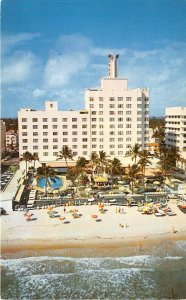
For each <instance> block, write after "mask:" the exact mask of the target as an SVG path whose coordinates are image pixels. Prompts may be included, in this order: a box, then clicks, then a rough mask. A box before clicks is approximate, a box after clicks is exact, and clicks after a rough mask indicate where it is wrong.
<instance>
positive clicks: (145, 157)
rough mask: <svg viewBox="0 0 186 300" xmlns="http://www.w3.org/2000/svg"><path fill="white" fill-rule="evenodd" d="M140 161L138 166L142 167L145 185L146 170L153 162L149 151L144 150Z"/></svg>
mask: <svg viewBox="0 0 186 300" xmlns="http://www.w3.org/2000/svg"><path fill="white" fill-rule="evenodd" d="M139 157H140V159H139V161H138V165H140V167H141V170H142V174H143V185H144V178H145V168H146V166H148V165H151V164H152V163H151V161H150V160H149V153H148V151H147V150H142V151H140V153H139Z"/></svg>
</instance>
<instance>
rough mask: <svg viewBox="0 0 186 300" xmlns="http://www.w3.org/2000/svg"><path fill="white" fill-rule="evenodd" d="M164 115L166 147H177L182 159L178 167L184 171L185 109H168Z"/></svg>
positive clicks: (185, 154) (185, 157) (185, 147)
mask: <svg viewBox="0 0 186 300" xmlns="http://www.w3.org/2000/svg"><path fill="white" fill-rule="evenodd" d="M165 115H166V116H165V121H166V122H165V137H166V139H165V141H166V145H167V146H168V147H170V146H175V147H177V149H178V150H179V152H180V155H181V157H182V158H183V160H182V161H181V162H178V166H179V167H181V168H183V169H184V170H186V107H168V108H166V111H165ZM184 160H185V162H184Z"/></svg>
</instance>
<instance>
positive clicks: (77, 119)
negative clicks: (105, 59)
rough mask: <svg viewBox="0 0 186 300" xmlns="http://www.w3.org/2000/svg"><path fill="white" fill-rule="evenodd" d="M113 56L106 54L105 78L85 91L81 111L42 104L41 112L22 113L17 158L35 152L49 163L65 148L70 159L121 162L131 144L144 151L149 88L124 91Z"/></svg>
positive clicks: (147, 125)
mask: <svg viewBox="0 0 186 300" xmlns="http://www.w3.org/2000/svg"><path fill="white" fill-rule="evenodd" d="M118 57H119V55H113V54H110V55H109V76H108V77H105V78H102V79H101V86H100V88H91V89H87V90H86V91H85V110H80V111H71V110H70V111H59V110H58V103H57V102H56V101H47V102H46V104H45V110H44V111H38V110H34V109H21V110H20V111H19V112H18V121H19V133H20V134H19V149H20V154H23V153H24V152H25V151H29V152H31V153H34V152H35V153H37V154H38V156H39V158H40V160H41V161H54V160H56V157H57V155H58V153H59V151H60V150H61V149H62V147H63V145H68V146H69V147H70V148H71V149H72V150H73V154H74V160H76V159H77V158H78V157H79V156H85V157H86V158H89V157H90V154H91V153H92V152H97V153H98V152H99V151H105V152H106V153H107V155H109V156H110V158H111V159H113V158H114V157H117V158H119V159H120V160H123V159H124V155H125V154H126V152H127V151H129V149H130V147H131V146H134V144H135V143H139V144H141V146H142V149H148V134H149V132H148V129H149V90H148V89H140V88H137V89H129V88H128V80H127V79H124V78H119V77H118Z"/></svg>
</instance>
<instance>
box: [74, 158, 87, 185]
mask: <svg viewBox="0 0 186 300" xmlns="http://www.w3.org/2000/svg"><path fill="white" fill-rule="evenodd" d="M87 165H88V160H86V158H84V157H78V160H77V161H76V165H75V166H74V167H73V168H71V170H70V176H72V177H74V178H76V179H78V182H80V181H81V182H82V183H83V184H85V183H86V182H87V181H89V179H88V175H87V171H88V170H87Z"/></svg>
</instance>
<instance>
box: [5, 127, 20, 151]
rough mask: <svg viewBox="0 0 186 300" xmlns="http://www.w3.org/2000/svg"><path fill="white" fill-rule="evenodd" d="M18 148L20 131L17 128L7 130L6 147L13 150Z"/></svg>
mask: <svg viewBox="0 0 186 300" xmlns="http://www.w3.org/2000/svg"><path fill="white" fill-rule="evenodd" d="M17 148H18V133H17V132H16V131H15V130H9V131H7V132H6V149H7V151H13V150H16V149H17Z"/></svg>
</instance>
